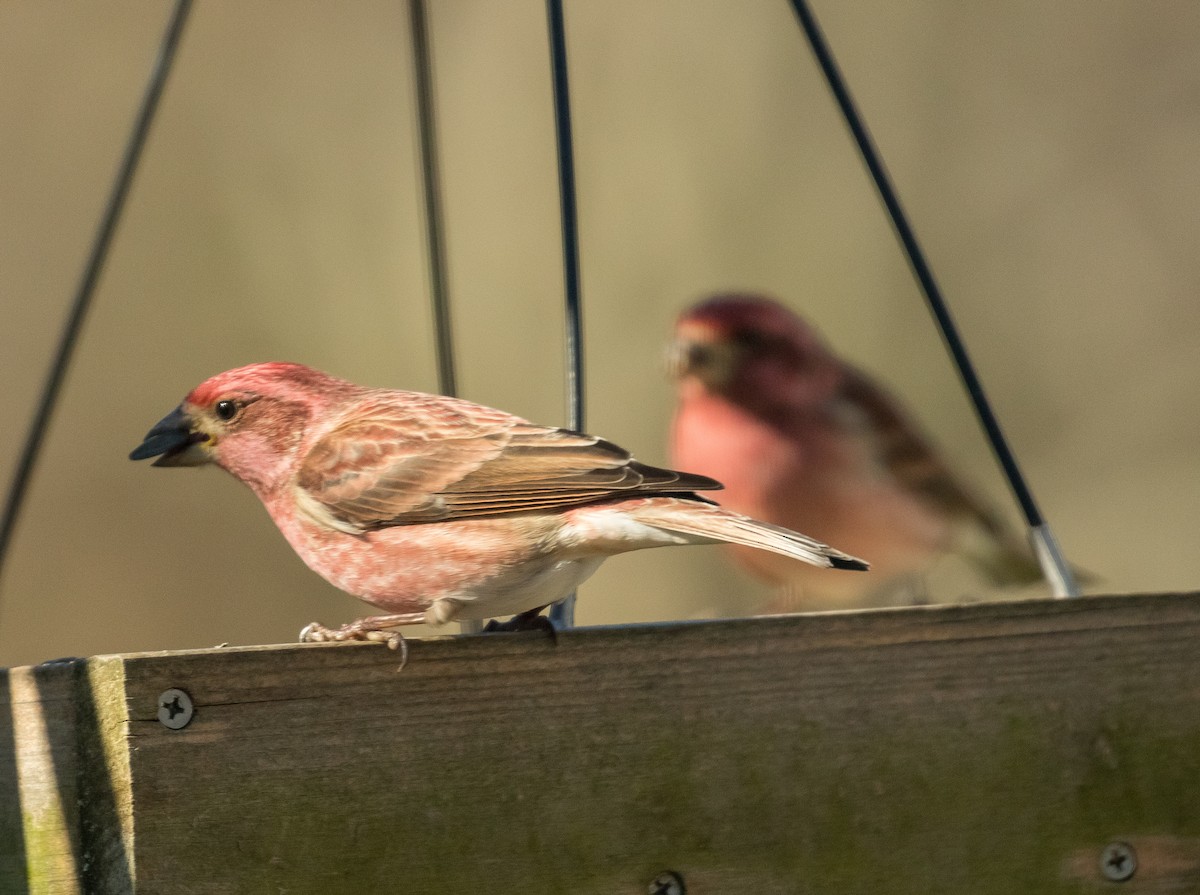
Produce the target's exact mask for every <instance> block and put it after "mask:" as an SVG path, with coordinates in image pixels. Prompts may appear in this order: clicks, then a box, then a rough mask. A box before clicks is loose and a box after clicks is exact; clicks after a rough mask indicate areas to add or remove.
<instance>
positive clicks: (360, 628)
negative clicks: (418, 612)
mask: <svg viewBox="0 0 1200 895" xmlns="http://www.w3.org/2000/svg"><path fill="white" fill-rule="evenodd" d="M411 623H412V618H411V617H410V616H406V615H376V616H372V617H371V618H360V619H359V620H358V621H355V622H350V624H348V625H342V626H341V627H340V628H327V627H325V626H324V625H323V624H321V623H320V622H312V623H311V624H308V625H305V626H304V629H303V630H301V632H300V642H301V643H338V642H344V641H348V640H361V641H365V642H368V643H384V644H387V648H388V649H391V650H399V651H400V656H401V658H400V668H403V667H404V665H405V663H407V662H408V641H407V640H405V639H404V635H403V634H401V633H400V632H399V631H388V630H384V629H385V628H390V627H393V626H395V625H405V624H411ZM397 670H399V669H397Z"/></svg>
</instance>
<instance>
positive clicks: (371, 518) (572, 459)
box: [130, 363, 866, 640]
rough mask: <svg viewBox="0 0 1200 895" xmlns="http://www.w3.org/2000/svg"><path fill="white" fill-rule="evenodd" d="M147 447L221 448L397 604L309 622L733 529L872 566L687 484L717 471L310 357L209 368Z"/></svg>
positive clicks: (452, 600) (365, 582) (283, 515)
mask: <svg viewBox="0 0 1200 895" xmlns="http://www.w3.org/2000/svg"><path fill="white" fill-rule="evenodd" d="M149 457H158V459H157V460H155V462H154V465H155V466H199V465H202V464H206V463H215V464H216V465H218V466H220V467H222V468H223V469H225V470H226V471H228V472H229V473H231V474H232V475H233V476H235V477H236V478H238V479H240V480H241V481H243V482H245V483H246V484H247V485H248V486H249V487H250V489H251V490H252V491H253V492H254V493H255V494H257V495H258V497H259V499H260V500H261V501H262V502H263V505H264V506H265V507H266V508H267V512H268V513H270V515H271V518H272V519H273V520H274V522H275V524H276V525H277V526H278V527H279V530H280V531H281V532H282V533H283V536H284V537H285V538H287V540H288V543H290V544H291V545H292V547H293V549H294V550H295V551H296V552H297V553H298V554H299V555H300V557H301V559H303V560H304V561H305V562H306V563H307V564H308V565H309V567H310V568H311V569H313V570H314V571H315V572H317V574H319V575H321V576H322V577H323V578H325V579H326V580H327V581H329V582H330V583H332V584H333V585H335V586H336V587H339V588H341V589H342V590H344V591H347V592H349V593H351V594H353V595H355V596H357V597H359V598H361V599H363V600H365V601H367V602H368V603H371V604H373V605H374V606H377V607H379V608H380V609H382V610H384V612H385V613H386V614H384V615H380V616H375V617H371V618H366V619H361V620H359V621H357V622H354V623H352V624H350V625H347V626H345V627H343V628H341V629H339V630H336V631H331V630H328V629H326V628H323V627H321V626H319V625H311V626H309V628H307V629H305V631H306V639H313V640H344V639H384V638H382V637H380V636H379V635H380V632H381V631H382V630H383V629H385V628H391V627H394V626H399V625H405V624H414V623H418V622H427V623H431V624H444V623H445V622H448V621H450V620H452V619H456V618H458V619H462V618H467V619H479V618H490V617H493V616H500V615H509V614H514V613H518V614H530V615H532V614H536V612H537V611H538V610H539V609H540V608H542V607H545V606H546V605H548V604H550V603H552V602H554V601H556V600H559V599H561V598H562V597H564V596H565V595H566V594H568V593H569V592H570V591H571V590H572V589H574V588H575V587H576V586H577V585H578V584H579V583H580V582H582V581H583V580H584V579H585V578H587V577H588V576H589V575H591V574H592V572H594V571H595V570H596V568H597V567H598V566H599V565H600V563H601V562H603V561H604V560H605V559H606V558H607V557H609V556H613V555H615V554H617V553H624V552H626V551H629V550H639V549H642V548H645V547H660V546H666V545H672V544H711V543H716V542H719V541H728V542H731V543H737V544H742V545H744V546H747V547H754V548H758V549H759V550H766V551H773V552H775V553H777V554H780V555H781V557H786V558H787V560H786V561H789V562H791V561H795V560H797V559H799V560H803V561H804V562H807V563H812V564H813V565H817V566H824V567H826V568H828V567H834V568H841V569H865V568H866V564H865V563H863V562H862V561H861V560H858V559H855V558H854V557H851V556H848V555H846V554H844V553H841V552H839V551H837V550H834V549H832V548H830V547H827V546H825V545H824V544H821V543H818V542H816V541H814V540H812V539H810V538H808V537H805V536H804V535H801V534H797V533H795V532H792V531H788V530H786V529H783V528H779V527H778V526H774V525H768V524H765V523H762V522H757V521H755V520H753V519H750V518H748V517H746V516H743V515H740V514H738V513H734V512H731V511H729V510H726V509H722V508H720V507H718V506H717V505H715V504H713V503H712V502H710V501H708V500H705V499H704V498H703V497H700V496H699V495H697V494H695V493H694V492H696V491H703V490H711V489H715V488H720V487H721V486H720V485H719V484H718V483H717V482H715V481H713V480H712V479H709V478H705V477H704V476H699V475H690V474H688V473H681V472H673V471H671V470H668V469H656V468H655V467H652V466H647V465H645V464H642V463H639V462H637V461H636V460H634V459H633V458H632V457H631V456H630V455H629V453H628V452H627V451H625V450H622V449H621V448H619V447H617V446H616V445H614V444H612V443H610V442H607V441H604V440H603V439H600V438H596V437H593V436H591V435H583V434H580V433H576V432H568V431H566V430H563V429H555V428H546V427H542V426H535V425H533V424H531V423H529V422H526V421H525V420H523V419H520V418H519V417H516V416H513V415H512V414H509V413H505V412H503V411H500V410H493V409H491V408H489V407H483V406H481V405H479V404H472V403H470V402H467V401H461V400H457V399H455V398H447V397H442V396H439V395H426V394H421V393H419V392H407V391H397V390H392V389H379V388H364V387H362V386H358V385H354V384H353V383H350V382H346V381H344V380H342V379H336V378H334V377H333V376H329V375H327V374H325V373H322V372H320V371H318V370H313V369H310V368H309V367H304V366H300V365H299V364H283V363H267V364H253V365H251V366H248V367H242V368H240V369H236V370H230V371H228V372H225V373H221V374H219V375H217V376H214V377H213V378H211V379H209V380H208V381H206V382H204V383H202V384H200V385H199V386H197V387H196V388H195V389H194V390H193V391H192V392H191V393H190V394H189V395H188V396H187V397H186V398H185V399H184V401H183V403H182V404H180V405H179V407H177V408H176V409H175V410H173V411H172V412H171V413H170V414H168V415H167V416H166V417H165V418H164V419H163V420H162V421H161V422H159V423H158V424H157V425H156V426H154V428H152V429H151V430H150V432H149V433H148V434H147V435H146V438H145V441H143V442H142V444H141V445H140V446H139V447H138V448H136V449H135V450H134V451H133V452H132V453H131V454H130V458H131V459H134V460H143V459H147V458H149Z"/></svg>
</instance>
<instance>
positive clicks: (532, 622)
mask: <svg viewBox="0 0 1200 895" xmlns="http://www.w3.org/2000/svg"><path fill="white" fill-rule="evenodd" d="M545 608H546V607H545V606H535V607H534V608H533V609H526V610H525V611H524V612H520V613H517V614H516V615H514V616H513V617H512V618H510V619H509V620H508V621H506V622H498V621H496V620H495V619H494V618H493V619H491V620H490V621H489V622H488V623H487V624H486V625H484V626H483V633H485V634H493V633H496V632H500V631H549V632H550V636H551V637H554V638H555V639H557V637H558V631H557V630H556V629H555V627H554V623H553V622H551V621H550V619H549V618H547V617H546V616H544V615H542V610H543V609H545Z"/></svg>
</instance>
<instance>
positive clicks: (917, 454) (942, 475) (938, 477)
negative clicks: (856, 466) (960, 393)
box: [842, 367, 1083, 585]
mask: <svg viewBox="0 0 1200 895" xmlns="http://www.w3.org/2000/svg"><path fill="white" fill-rule="evenodd" d="M842 394H843V396H844V397H845V398H846V399H847V400H849V401H850V402H852V403H853V404H854V406H856V407H857V408H858V409H859V411H860V412H861V413H862V414H863V416H864V417H865V418H866V420H867V425H868V426H869V428H870V429H871V434H872V437H873V438H874V441H875V451H876V456H877V457H878V458H879V460H880V462H881V463H882V464H883V465H884V467H885V468H886V469H887V470H888V471H889V472H890V473H891V474H892V475H893V476H895V477H896V479H897V480H898V481H900V482H901V483H903V484H904V486H905V487H907V488H908V489H910V490H912V491H913V492H914V493H916V494H917V495H919V496H920V497H921V498H923V499H924V500H926V501H927V502H928V503H930V504H931V505H933V506H934V507H935V508H936V509H938V510H939V511H941V512H943V513H945V514H946V515H948V516H950V517H951V518H956V519H962V520H966V521H968V522H970V523H972V524H973V525H974V526H977V528H976V529H975V532H976V533H977V534H978V535H981V536H982V537H976V538H975V539H973V540H972V539H971V538H967V539H966V540H965V541H963V542H962V543H961V544H960V550H961V551H962V552H963V553H964V554H965V555H966V556H967V557H968V558H969V559H971V560H973V561H974V562H975V563H976V564H977V565H978V566H979V567H980V569H981V570H982V571H983V572H984V573H985V574H986V575H987V576H988V577H989V578H991V579H992V581H994V582H995V583H996V584H1001V585H1004V584H1028V583H1030V582H1033V581H1037V580H1039V579H1040V578H1041V577H1042V571H1041V566H1040V565H1039V564H1038V561H1037V559H1036V558H1035V557H1034V555H1033V552H1032V551H1031V549H1030V547H1029V545H1028V544H1027V543H1025V540H1024V539H1023V538H1022V537H1021V536H1020V535H1019V534H1018V533H1017V530H1016V529H1015V528H1013V526H1012V525H1010V524H1009V523H1008V522H1007V520H1006V519H1005V518H1004V517H1003V516H1002V515H1000V513H998V512H997V511H996V509H995V508H994V507H992V506H991V505H990V504H988V503H987V502H986V501H985V500H984V499H983V498H981V497H980V496H979V495H978V494H976V493H975V492H974V491H972V490H971V489H970V488H969V487H968V486H967V485H966V484H965V483H964V482H963V481H962V479H961V478H959V477H958V476H956V475H955V474H954V472H953V471H952V470H951V469H950V467H949V466H948V465H947V464H946V461H945V460H944V459H943V458H942V456H941V454H939V453H938V450H937V448H935V447H934V446H933V442H932V441H931V440H930V439H929V438H928V437H927V436H926V435H925V434H924V432H922V431H921V429H920V427H919V426H918V425H917V424H916V421H914V420H913V419H911V418H910V417H908V416H907V415H905V414H904V412H903V411H902V410H901V409H900V403H899V402H898V401H897V400H896V399H895V398H894V397H893V396H892V395H890V394H889V393H888V392H887V391H886V390H885V389H884V388H883V387H882V386H881V385H879V384H878V383H876V382H875V381H874V380H872V379H871V378H870V377H869V376H867V374H866V373H863V372H862V371H861V370H857V369H854V368H853V367H848V368H847V371H846V378H845V380H844V382H843V386H842ZM1080 574H1081V575H1082V574H1083V573H1080Z"/></svg>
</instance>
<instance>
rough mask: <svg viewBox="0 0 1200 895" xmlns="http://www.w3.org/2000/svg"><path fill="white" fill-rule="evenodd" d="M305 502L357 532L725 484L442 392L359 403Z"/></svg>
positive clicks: (317, 447) (316, 448) (327, 440)
mask: <svg viewBox="0 0 1200 895" xmlns="http://www.w3.org/2000/svg"><path fill="white" fill-rule="evenodd" d="M297 486H298V488H299V490H300V493H301V497H302V500H303V501H304V502H305V503H306V504H308V506H309V508H310V510H311V509H313V508H314V507H313V504H314V503H315V505H316V507H315V508H319V509H323V510H324V511H325V512H327V513H329V514H330V515H331V516H332V517H333V519H334V520H337V521H338V522H340V523H342V525H340V526H339V527H346V526H350V527H352V528H355V529H358V530H365V529H370V528H378V527H382V526H389V525H408V524H413V523H419V522H439V521H445V520H450V519H461V518H466V517H471V516H496V515H505V514H509V513H521V512H528V511H532V510H546V509H558V508H564V507H568V506H574V505H579V504H585V503H593V502H596V501H600V500H606V499H610V498H615V497H623V496H635V495H638V494H644V493H662V492H670V493H676V494H678V493H681V492H689V491H695V490H709V489H714V488H719V487H720V484H719V483H717V482H715V481H713V480H712V479H709V478H705V477H704V476H697V475H690V474H688V473H679V472H673V471H671V470H667V469H657V468H655V467H652V466H646V465H644V464H642V463H638V462H637V461H636V460H634V459H633V458H632V457H631V456H630V455H629V452H628V451H625V450H622V449H621V448H619V447H617V446H616V445H614V444H612V443H611V442H608V441H604V440H603V439H600V438H596V437H594V436H591V435H582V434H579V433H575V432H569V431H566V430H564V429H554V428H545V427H542V426H535V425H533V424H531V423H528V422H526V421H524V420H522V419H520V418H518V417H514V416H510V415H508V414H504V413H502V412H500V411H493V410H490V409H488V408H483V407H479V406H478V405H474V404H468V403H466V402H462V401H456V400H454V399H451V398H441V397H439V396H415V395H414V396H410V398H409V399H406V400H405V401H404V402H386V401H377V402H374V403H367V404H365V405H363V406H362V407H360V408H358V409H357V410H356V411H355V412H354V413H352V414H351V416H350V417H349V418H348V419H346V420H345V421H343V422H342V423H341V424H340V425H338V426H336V427H335V428H334V429H333V430H331V431H330V432H328V433H327V434H325V435H324V436H323V437H322V438H321V439H320V440H318V441H317V442H316V443H315V444H314V445H313V446H312V448H311V449H310V450H309V452H308V454H307V456H306V457H305V459H304V461H303V463H302V465H301V467H300V470H299V473H298V477H297Z"/></svg>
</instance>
